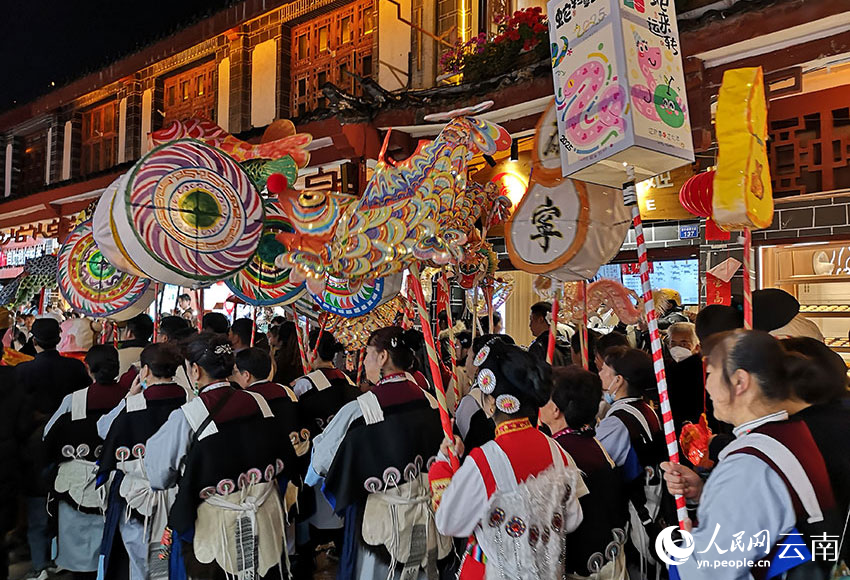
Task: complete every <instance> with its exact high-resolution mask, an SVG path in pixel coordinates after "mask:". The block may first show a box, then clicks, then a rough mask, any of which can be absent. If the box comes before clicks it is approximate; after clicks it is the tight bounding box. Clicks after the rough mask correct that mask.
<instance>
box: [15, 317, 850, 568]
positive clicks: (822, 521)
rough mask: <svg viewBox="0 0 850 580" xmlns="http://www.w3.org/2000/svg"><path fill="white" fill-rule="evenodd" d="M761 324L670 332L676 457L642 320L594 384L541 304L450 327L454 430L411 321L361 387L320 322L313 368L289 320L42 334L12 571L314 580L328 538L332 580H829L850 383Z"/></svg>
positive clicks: (605, 359) (723, 323)
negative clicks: (508, 328)
mask: <svg viewBox="0 0 850 580" xmlns="http://www.w3.org/2000/svg"><path fill="white" fill-rule="evenodd" d="M186 308H188V305H187V307H186ZM755 308H756V310H757V316H756V327H757V328H758V329H757V330H743V329H742V327H743V316H742V314H741V312H740V311H739V310H738V309H736V308H734V307H731V306H718V305H712V306H707V307H705V308H704V309H702V310H701V311H700V312H699V313H698V315H697V316H696V318H695V321H694V322H686V321H685V320H686V318H685V317H684V316H679V317H673V318H669V319H668V320H667V321H666V324H664V326H665V327H666V328H665V333H664V334H665V337H664V345H663V353H664V360H665V367H666V370H667V380H668V394H669V403H670V406H671V408H672V413H673V417H674V421H675V423H674V429H675V433H674V435H675V437H676V438H677V439H679V438H680V437H681V436H682V434H683V432H687V436H686V437H683V438H682V439H687V441H688V445H687V446H685V447H684V448H683V452H682V454H681V456H680V462H679V463H675V464H674V463H671V462H669V460H668V459H669V456H668V442H669V439H670V438H671V436H672V435H665V430H664V425H663V422H662V420H661V408H660V397H659V393H658V389H657V384H656V373H655V367H654V364H653V358H652V356H650V354H649V353H648V352H647V351H646V350H645V349H644V348H642V347H645V346H646V345H648V344H649V341H648V340H647V339H646V336H645V329H644V330H641V329H640V328H638V329H636V330H634V329H629V331H626V330H625V329H621V328H615V329H614V330H612V331H611V332H608V333H606V334H601V333H598V332H595V331H590V332H589V334H588V344H587V346H588V360H587V364H586V367H587V368H585V365H583V364H582V355H581V348H580V344H579V336H578V334H574V335H573V336H572V337H570V336H569V334H568V333H565V334H563V335H562V336H559V339H558V341H557V345H556V348H555V354H554V357H553V364H549V363H547V362H546V356H547V346H548V333H549V329H550V326H551V325H550V317H551V305H550V304H549V303H545V302H541V303H537V304H535V305H534V306H533V307H532V308H531V311H530V315H529V326H530V330H531V331H532V334H533V335H534V337H535V338H534V341H533V342H532V344H530V345H529V346H528V347H523V346H518V345H517V344H515V341H514V339H513V338H511V337H510V336H509V335H507V334H504V333H502V332H501V331H502V328H501V320H500V319H499V318H498V317H494V318H493V319H492V320H490V319H483V320H482V321H481V322H482V323H486V326H485V327H484V328H480V329H476V332H474V333H473V332H470V331H466V330H461V329H457V330H458V332H456V333H454V332H453V333H448V332H443V333H440V342H441V346H442V348H441V352H442V355H443V356H442V357H441V358H442V360H441V361H439V362H440V363H441V366H442V367H443V369H442V373H441V374H442V379H443V382H444V384H445V385H447V389H446V390H447V394H448V395H449V396H448V403H447V404H448V407H449V410H450V412H451V415H452V421H451V424H450V427H451V429H452V430H453V432H454V433H453V437H446V436H445V435H444V433H445V431H444V428H445V427H447V425H445V424H444V423H443V422H441V416H440V411H439V403H438V399H439V396H438V395H439V394H438V393H437V392H436V391H435V387H434V384H433V383H434V381H433V380H432V379H433V377H432V375H431V369H430V368H429V365H428V360H427V358H426V357H427V355H426V354H425V349H424V344H423V337H422V334H421V333H420V332H419V331H417V330H415V329H407V330H405V329H403V328H401V327H396V326H392V327H386V328H382V329H379V330H376V331H375V332H373V333H372V334H371V336H370V337H369V338H368V341H367V343H366V347H365V352H364V353H363V357H362V365H363V368H362V379H361V377H360V374H361V373H358V372H357V371H358V369H354V371H353V372H352V371H351V370H350V369H346V368H344V365H342V364H340V361H341V359H340V354H341V353H343V352H344V351H345V346H344V345H342V344H340V343H339V342H338V341H337V340H336V338H335V337H334V336H333V334H332V333H331V332H328V331H326V330H320V329H314V330H313V331H312V332H311V333H310V334H309V337H308V339H307V340H306V341H305V342H306V344H305V345H304V346H305V353H304V354H305V359H306V363H307V364H306V366H307V367H308V368H304V365H302V362H301V361H302V357H301V353H300V351H299V346H298V340H297V336H296V326H295V323H294V322H292V321H289V320H285V319H283V318H277V319H275V320H273V321H272V324H271V326H270V327H269V329H268V332H267V333H266V334H263V333H260V332H259V331H258V329H257V328H255V325H254V323H253V321H251V320H250V319H237V320H235V321H233V322H232V323H231V322H230V321H229V320H228V319H227V317H226V316H224V315H222V314H219V313H207V314H205V315H204V316H203V319H202V324H201V326H202V328H201V330H200V331H198V330H196V329H195V328H194V327H193V326H192V325H191V324H190V320H189V319H190V318H191V316H189V315H186V316H184V313H185V309H184V310H183V311H181V313H180V314H177V315H174V316H166V317H164V318H162V319H161V320H159V321H158V327H157V328H156V329H154V322H153V321H152V320H151V318H150V317H148V316H147V315H146V314H142V315H139V316H137V317H135V318H133V319H131V320H130V321H128V322H127V323H126V325H125V326H124V329H123V331H122V332H123V334H122V336H121V339H122V340H120V341H118V342H117V343H115V344H112V343H111V341H110V343H108V344H98V342H99V341H98V340H97V339H96V338H93V336H96V334H95V333H96V330H95V329H93V328H92V327H91V325H90V324H89V323H88V321H86V324H85V325H82V326H81V325H79V324H68V321H64V322H62V323H61V324H60V322H59V320H57V319H56V318H51V317H41V318H34V319H32V320H28V321H26V330H24V329H23V328H22V329H21V332H23V333H24V336H21V337H15V338H16V340H18V343H15V344H16V345H19V346H20V347H21V349H23V348H24V347H27V346H28V345H29V346H31V347H32V353H33V354H32V359H31V360H25V361H23V362H18V363H17V365H16V366H10V365H9V364H7V365H5V366H0V411H2V413H3V417H0V469H2V471H3V473H4V474H5V477H4V478H2V480H0V490H2V491H3V492H5V493H4V501H3V503H2V510H0V524H2V527H0V531H2V532H3V536H2V537H3V538H5V543H4V545H3V548H4V549H3V550H0V554H2V558H3V559H4V560H3V561H0V574H5V573H6V571H7V569H8V557H9V554H10V552H11V553H19V554H18V557H20V553H25V554H26V555H25V556H23V557H25V558H26V557H28V558H29V559H30V561H31V562H32V567H33V570H32V572H31V573H30V578H36V579H38V580H45V579H46V578H49V577H51V576H52V575H53V574H54V573H55V572H57V571H62V570H64V571H69V572H70V573H71V575H72V576H73V578H79V579H84V578H85V579H89V578H91V579H93V578H105V579H113V578H114V579H123V578H129V579H132V580H147V579H159V578H175V579H176V578H192V579H219V578H228V577H237V578H240V579H242V578H246V579H248V578H267V579H274V578H287V577H290V576H291V577H294V578H298V579H301V578H312V577H313V574H314V571H315V567H316V557H317V554H319V549H320V548H321V549H322V550H324V551H325V553H327V554H328V555H330V556H332V557H333V558H334V559H335V560H338V571H337V575H338V577H339V578H343V579H349V578H351V579H355V578H356V579H376V580H377V579H383V578H404V579H412V578H429V579H436V578H448V577H454V576H455V575H457V577H459V578H461V579H462V580H467V579H477V578H481V579H484V578H488V579H490V578H505V579H514V578H517V579H519V578H546V579H549V578H551V579H554V578H570V579H580V578H598V579H610V580H617V579H625V578H631V579H632V580H643V579H645V578H667V577H669V578H676V577H679V578H684V579H686V580H690V579H701V578H712V579H715V578H717V579H747V578H751V577H754V578H759V579H760V578H767V577H780V574H784V575H785V577H786V578H791V579H798V578H800V579H803V578H804V579H813V580H815V579H821V578H824V579H825V578H829V577H830V575H831V574H834V573H836V570H838V571H839V572H840V570H841V569H840V568H838V566H839V565H840V564H841V563H842V562H843V561H845V560H846V551H847V548H846V545H845V544H846V543H845V542H844V541H843V538H844V533H845V526H846V521H847V517H848V503H850V486H848V482H850V458H848V456H847V454H846V453H845V452H844V450H843V449H842V446H843V445H844V442H846V441H847V440H848V437H850V420H848V419H850V407H848V399H847V369H846V366H845V363H844V361H843V360H842V359H841V357H840V356H839V355H837V354H836V353H834V352H833V351H831V350H830V349H829V348H828V347H826V346H825V345H824V344H823V342H822V341H819V340H818V339H817V337H814V338H813V337H810V336H794V335H789V334H788V328H789V322H790V320H787V319H785V318H783V317H782V316H777V315H776V313H775V312H771V313H770V315H768V314H767V313H766V309H767V307H766V306H764V304H762V305H761V306H759V302H758V301H756V305H755ZM759 308H761V312H760V313H759V312H758V310H759ZM9 318H10V317H9V316H8V313H5V314H4V316H2V317H0V323H2V324H0V327H3V328H2V329H0V332H5V329H7V328H10V327H12V324H11V322H10V321H9ZM490 325H492V328H490ZM442 326H445V325H442ZM154 330H156V332H154ZM480 331H485V332H483V333H482V332H480ZM768 331H771V332H772V334H771V332H768ZM26 333H28V334H29V335H28V336H27V335H26ZM90 333H91V334H92V335H93V336H89V334H90ZM154 335H155V336H156V341H152V339H153V337H154ZM60 345H65V348H59V349H58V350H57V347H60ZM69 345H70V346H69ZM13 346H14V345H13ZM60 350H61V351H62V353H61V354H60ZM4 358H5V357H4ZM27 358H29V357H27ZM451 359H454V360H451ZM452 363H454V364H452ZM453 367H454V368H456V370H455V372H454V373H452V372H451V370H450V369H452V368H453ZM675 495H682V496H684V497H685V498H686V500H687V508H688V517H687V519H686V520H685V521H684V522H683V523H684V529H685V531H686V532H688V535H687V536H685V535H684V534H681V536H678V535H676V536H675V537H674V538H673V540H672V541H673V548H674V550H673V551H674V552H676V551H677V549H676V548H677V547H681V546H685V547H687V546H688V542H689V541H690V542H691V543H692V545H693V546H696V548H697V551H693V553H692V554H691V553H688V555H687V556H688V557H681V553H680V554H679V556H680V557H677V558H673V560H674V561H675V563H676V564H677V565H675V566H672V567H668V564H670V561H668V560H667V559H666V558H665V557H664V554H662V553H661V552H660V551H659V548H658V546H660V545H664V546H667V543H666V541H665V540H666V537H665V535H664V534H665V530H668V529H669V528H670V527H671V526H678V525H679V514H677V511H676V505H675V500H674V496H675ZM23 530H26V532H25V534H26V536H25V537H26V541H25V542H24V541H22V538H23V536H22V531H23ZM667 536H668V537H670V536H671V534H667ZM820 537H823V538H824V539H826V538H837V539H840V541H838V542H836V548H835V551H834V554H827V553H823V552H821V551H819V550H818V549H816V546H817V545H819V544H817V540H818V538H820ZM16 542H17V543H16ZM328 546H330V548H328ZM793 546H797V550H796V552H801V550H800V548H801V547H802V548H803V549H805V552H804V553H801V557H800V559H798V560H796V561H791V559H789V558H787V557H786V556H787V555H788V553H789V550H790V548H789V547H793ZM703 548H705V550H703ZM712 548H713V549H712ZM328 550H329V551H328ZM668 550H669V547H668ZM680 551H681V550H679V552H680ZM730 551H731V553H730ZM724 554H726V555H725V556H724ZM674 555H675V554H674ZM730 557H732V558H735V559H736V560H739V561H742V562H744V565H738V566H727V565H724V566H718V565H717V563H716V562H717V561H719V560H720V559H722V558H730ZM0 578H5V576H2V575H0Z"/></svg>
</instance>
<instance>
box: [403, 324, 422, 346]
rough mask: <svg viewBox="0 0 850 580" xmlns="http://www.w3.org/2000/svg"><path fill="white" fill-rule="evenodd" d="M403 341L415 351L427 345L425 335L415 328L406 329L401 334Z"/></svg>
mask: <svg viewBox="0 0 850 580" xmlns="http://www.w3.org/2000/svg"><path fill="white" fill-rule="evenodd" d="M401 343H402V344H403V345H404V346H406V347H407V348H409V349H410V350H413V351H418V350H419V349H421V348H422V347H423V346H424V345H425V335H423V334H422V333H421V332H420V331H418V330H416V329H415V328H411V329H409V330H405V331H404V333H403V334H402V335H401Z"/></svg>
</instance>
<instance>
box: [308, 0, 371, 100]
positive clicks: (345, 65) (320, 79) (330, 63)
mask: <svg viewBox="0 0 850 580" xmlns="http://www.w3.org/2000/svg"><path fill="white" fill-rule="evenodd" d="M374 30H375V0H359V1H357V2H354V3H352V4H349V5H347V6H345V7H343V8H339V9H337V10H334V11H333V12H331V13H329V14H325V15H323V16H321V17H319V18H315V19H313V20H311V21H309V22H305V23H303V24H300V25H298V26H296V27H294V28H293V30H292V73H291V74H292V93H291V94H292V100H291V111H292V115H293V116H297V115H303V114H304V113H306V112H307V111H311V110H313V109H315V108H318V107H324V106H326V100H325V97H324V95H323V94H322V92H321V86H322V85H323V84H324V83H332V84H333V85H335V86H337V87H339V88H340V89H342V90H344V91H346V92H348V93H354V94H359V87H358V86H357V84H356V83H355V82H354V78H353V77H352V76H351V74H349V73H353V74H356V75H359V76H361V77H371V76H372V39H373V35H372V33H373V32H374Z"/></svg>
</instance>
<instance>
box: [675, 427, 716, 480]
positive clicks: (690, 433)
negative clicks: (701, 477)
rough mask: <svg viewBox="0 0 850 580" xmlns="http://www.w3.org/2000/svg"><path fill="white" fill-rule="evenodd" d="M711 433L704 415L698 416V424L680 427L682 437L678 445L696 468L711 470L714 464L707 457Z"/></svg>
mask: <svg viewBox="0 0 850 580" xmlns="http://www.w3.org/2000/svg"><path fill="white" fill-rule="evenodd" d="M711 436H712V432H711V429H710V428H709V427H708V422H707V421H706V418H705V413H703V414H702V415H700V418H699V423H697V424H696V425H694V424H693V423H688V424H686V425H684V426H683V427H682V436H681V437H680V438H679V443H681V445H682V449H683V450H684V452H685V456H686V457H687V458H688V461H690V462H691V464H692V465H695V466H696V467H702V468H703V469H711V468H712V467H713V466H714V462H713V461H712V460H711V459H710V458H709V456H708V445H709V443H711Z"/></svg>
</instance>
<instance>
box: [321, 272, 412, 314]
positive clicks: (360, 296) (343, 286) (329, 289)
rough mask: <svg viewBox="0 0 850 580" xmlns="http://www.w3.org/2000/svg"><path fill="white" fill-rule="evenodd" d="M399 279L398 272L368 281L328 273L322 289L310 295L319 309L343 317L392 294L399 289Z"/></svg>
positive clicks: (368, 308)
mask: <svg viewBox="0 0 850 580" xmlns="http://www.w3.org/2000/svg"><path fill="white" fill-rule="evenodd" d="M401 280H402V275H401V274H395V275H393V276H389V277H387V278H376V279H374V280H370V281H364V280H357V281H352V280H341V279H339V278H334V277H333V276H329V277H328V280H327V283H326V284H325V287H324V289H323V290H322V292H321V293H318V294H314V293H312V292H311V296H312V297H313V301H314V302H316V304H318V305H319V308H321V309H322V310H325V311H327V312H330V313H331V314H336V315H337V316H342V317H343V318H357V317H359V316H363V315H364V314H368V313H369V312H372V311H373V310H374V309H375V308H377V307H378V306H380V305H382V304H385V303H386V302H388V301H390V300H392V299H393V298H395V297H396V296H397V295H398V293H399V292H400V291H401Z"/></svg>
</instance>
